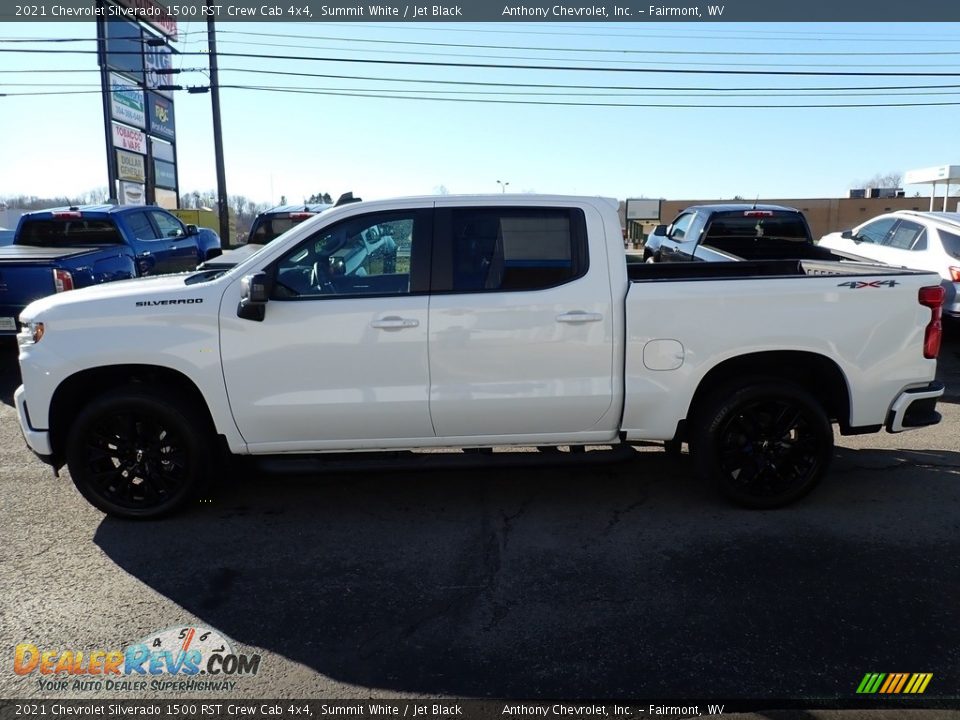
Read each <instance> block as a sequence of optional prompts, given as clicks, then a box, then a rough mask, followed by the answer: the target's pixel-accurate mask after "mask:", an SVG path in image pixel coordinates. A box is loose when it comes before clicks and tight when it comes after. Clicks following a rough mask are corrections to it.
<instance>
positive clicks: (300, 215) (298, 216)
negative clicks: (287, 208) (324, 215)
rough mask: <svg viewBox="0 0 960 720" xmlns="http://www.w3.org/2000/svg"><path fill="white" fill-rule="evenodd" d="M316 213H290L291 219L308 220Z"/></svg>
mask: <svg viewBox="0 0 960 720" xmlns="http://www.w3.org/2000/svg"><path fill="white" fill-rule="evenodd" d="M314 215H316V213H312V212H292V213H290V219H291V220H306V219H307V218H312V217H313V216H314Z"/></svg>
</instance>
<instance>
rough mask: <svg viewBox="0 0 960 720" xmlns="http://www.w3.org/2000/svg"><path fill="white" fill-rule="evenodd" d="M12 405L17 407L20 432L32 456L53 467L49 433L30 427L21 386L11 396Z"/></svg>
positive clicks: (24, 391) (25, 393)
mask: <svg viewBox="0 0 960 720" xmlns="http://www.w3.org/2000/svg"><path fill="white" fill-rule="evenodd" d="M13 404H14V405H16V406H17V417H18V418H19V420H20V432H22V433H23V439H24V440H26V441H27V446H28V447H29V448H30V449H31V450H33V452H34V454H36V456H37V457H39V458H40V459H41V460H43V461H44V462H45V463H47V464H49V465H53V448H52V447H51V445H50V432H49V431H47V430H34V429H33V427H31V425H30V413H29V412H27V391H26V388H24V387H23V385H21V386H20V387H18V388H17V391H16V392H15V393H14V394H13Z"/></svg>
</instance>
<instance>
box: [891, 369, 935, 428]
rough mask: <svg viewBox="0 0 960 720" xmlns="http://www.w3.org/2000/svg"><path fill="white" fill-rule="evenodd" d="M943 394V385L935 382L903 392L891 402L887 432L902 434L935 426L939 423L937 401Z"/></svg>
mask: <svg viewBox="0 0 960 720" xmlns="http://www.w3.org/2000/svg"><path fill="white" fill-rule="evenodd" d="M943 392H944V387H943V383H942V382H937V381H934V382H932V383H930V384H929V385H926V386H925V387H919V388H910V389H909V390H904V391H903V392H902V393H900V394H899V395H898V396H897V399H896V400H894V401H893V405H891V406H890V412H888V413H887V423H886V427H887V432H891V433H895V432H903V431H904V430H912V429H914V428H920V427H927V426H929V425H936V424H937V423H938V422H940V413H938V412H937V400H939V399H940V396H941V395H943Z"/></svg>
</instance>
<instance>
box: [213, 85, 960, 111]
mask: <svg viewBox="0 0 960 720" xmlns="http://www.w3.org/2000/svg"><path fill="white" fill-rule="evenodd" d="M220 88H221V89H222V90H223V89H234V90H255V91H262V92H287V93H294V94H304V95H327V96H343V97H365V98H375V99H381V100H413V101H418V102H421V101H432V102H458V103H495V104H501V105H551V106H564V107H628V108H691V109H692V108H730V109H741V110H742V109H776V110H790V109H814V108H894V107H945V106H953V105H960V100H958V101H956V102H930V103H844V104H834V103H817V104H803V105H773V104H760V105H758V104H754V103H751V104H749V105H740V104H737V105H733V104H723V105H719V104H714V105H711V104H703V103H697V104H695V105H691V104H682V105H681V104H674V103H669V104H667V103H662V104H653V103H574V102H554V101H542V100H495V99H488V98H483V99H481V98H444V97H416V98H411V97H403V96H395V95H382V94H372V93H350V92H343V91H313V90H290V89H284V88H275V87H265V86H264V87H259V86H255V85H221V86H220Z"/></svg>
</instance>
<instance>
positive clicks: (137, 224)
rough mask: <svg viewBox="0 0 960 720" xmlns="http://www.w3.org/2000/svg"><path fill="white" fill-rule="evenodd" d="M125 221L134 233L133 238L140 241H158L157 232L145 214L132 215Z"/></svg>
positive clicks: (136, 213)
mask: <svg viewBox="0 0 960 720" xmlns="http://www.w3.org/2000/svg"><path fill="white" fill-rule="evenodd" d="M124 219H125V220H126V221H127V224H128V225H129V226H130V229H131V230H132V231H133V236H134V237H135V238H137V239H138V240H156V239H157V231H156V229H154V227H153V225H152V224H151V223H150V218H148V217H147V214H146V213H145V212H135V213H130V214H129V215H127V217H126V218H124Z"/></svg>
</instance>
